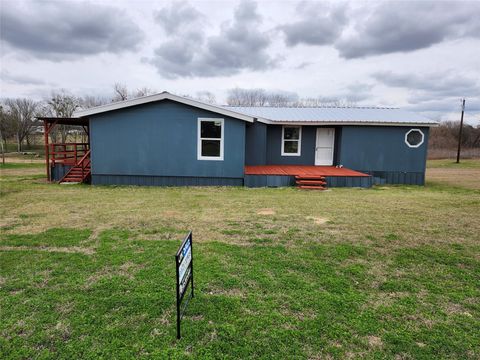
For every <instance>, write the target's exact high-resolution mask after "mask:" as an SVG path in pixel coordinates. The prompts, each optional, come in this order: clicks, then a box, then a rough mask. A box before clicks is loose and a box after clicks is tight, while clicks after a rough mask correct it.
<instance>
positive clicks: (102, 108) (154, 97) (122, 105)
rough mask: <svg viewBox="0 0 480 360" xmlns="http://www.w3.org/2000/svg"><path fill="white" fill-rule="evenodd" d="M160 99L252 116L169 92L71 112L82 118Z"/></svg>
mask: <svg viewBox="0 0 480 360" xmlns="http://www.w3.org/2000/svg"><path fill="white" fill-rule="evenodd" d="M162 100H172V101H176V102H179V103H182V104H185V105H190V106H194V107H196V108H200V109H204V110H208V111H212V112H214V113H217V114H222V115H225V116H231V117H233V118H236V119H240V120H244V121H248V122H253V117H251V116H249V115H246V114H243V113H238V112H236V111H235V110H230V109H228V108H226V107H223V106H220V105H212V104H207V103H204V102H201V101H198V100H194V99H190V98H186V97H183V96H178V95H174V94H170V93H169V92H166V91H164V92H162V93H159V94H154V95H148V96H142V97H139V98H135V99H131V100H124V101H117V102H114V103H111V104H106V105H100V106H96V107H93V108H90V109H85V110H77V111H75V112H74V113H73V116H75V117H78V118H82V117H86V116H91V115H96V114H101V113H105V112H108V111H114V110H120V109H124V108H128V107H133V106H137V105H142V104H148V103H151V102H156V101H162Z"/></svg>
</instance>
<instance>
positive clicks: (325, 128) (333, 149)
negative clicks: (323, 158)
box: [314, 127, 335, 166]
mask: <svg viewBox="0 0 480 360" xmlns="http://www.w3.org/2000/svg"><path fill="white" fill-rule="evenodd" d="M319 130H332V155H331V162H330V164H317V149H318V148H321V147H322V146H318V145H319V144H318V143H317V141H318V131H319ZM323 147H325V146H323ZM334 155H335V128H334V127H317V130H316V131H315V151H314V164H315V166H332V165H333V162H334Z"/></svg>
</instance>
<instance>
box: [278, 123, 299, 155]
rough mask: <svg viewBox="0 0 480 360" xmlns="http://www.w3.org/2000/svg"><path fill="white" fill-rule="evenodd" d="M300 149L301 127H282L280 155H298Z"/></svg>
mask: <svg viewBox="0 0 480 360" xmlns="http://www.w3.org/2000/svg"><path fill="white" fill-rule="evenodd" d="M301 149H302V127H301V126H284V127H282V156H300V154H301Z"/></svg>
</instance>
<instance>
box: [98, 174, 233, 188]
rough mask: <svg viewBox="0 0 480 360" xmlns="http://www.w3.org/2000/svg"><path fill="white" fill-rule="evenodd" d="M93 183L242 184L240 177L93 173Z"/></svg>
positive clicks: (144, 184) (142, 184)
mask: <svg viewBox="0 0 480 360" xmlns="http://www.w3.org/2000/svg"><path fill="white" fill-rule="evenodd" d="M92 184H93V185H138V186H243V179H242V178H216V177H187V176H144V175H94V174H92Z"/></svg>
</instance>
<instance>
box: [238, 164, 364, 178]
mask: <svg viewBox="0 0 480 360" xmlns="http://www.w3.org/2000/svg"><path fill="white" fill-rule="evenodd" d="M245 175H286V176H354V177H364V176H370V175H368V174H364V173H361V172H359V171H355V170H351V169H347V168H337V167H335V166H306V165H256V166H245Z"/></svg>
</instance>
